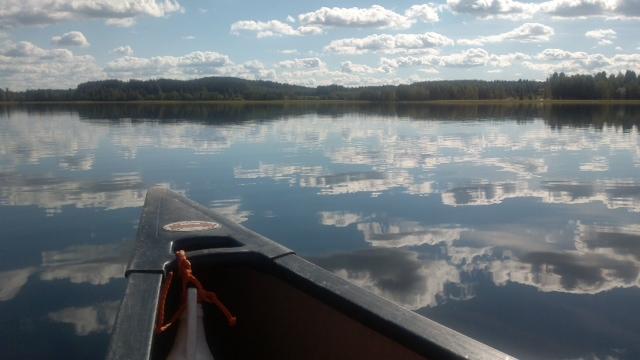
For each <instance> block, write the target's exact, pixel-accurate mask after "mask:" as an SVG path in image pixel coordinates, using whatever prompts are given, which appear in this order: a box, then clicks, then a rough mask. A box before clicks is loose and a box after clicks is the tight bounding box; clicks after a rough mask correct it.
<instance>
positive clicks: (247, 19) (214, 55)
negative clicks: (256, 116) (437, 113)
mask: <svg viewBox="0 0 640 360" xmlns="http://www.w3.org/2000/svg"><path fill="white" fill-rule="evenodd" d="M0 9H1V10H0V86H2V87H9V88H11V89H16V90H21V89H25V88H42V87H47V88H66V87H73V86H75V85H77V84H78V83H79V82H83V81H88V80H98V79H106V78H118V79H124V80H126V79H130V78H136V79H150V78H159V77H165V78H180V79H188V78H197V77H203V76H238V77H243V78H249V79H267V80H275V81H280V82H289V83H296V84H302V85H309V86H316V85H322V84H330V83H337V84H342V85H347V86H357V85H371V84H383V83H385V84H386V83H392V84H397V83H408V82H413V81H423V80H436V79H471V78H474V79H518V78H527V79H544V78H545V77H546V76H547V75H548V74H550V73H552V72H553V71H564V72H567V73H576V72H581V73H592V72H597V71H603V70H604V71H607V72H617V71H624V70H626V69H631V70H635V71H639V70H640V50H639V49H640V39H639V38H638V36H637V35H638V33H640V31H639V30H640V0H549V1H536V2H529V1H517V0H442V1H440V2H431V3H428V2H420V1H386V2H385V1H377V2H365V1H350V2H345V1H342V2H337V1H230V0H224V1H185V0H74V1H63V0H0Z"/></svg>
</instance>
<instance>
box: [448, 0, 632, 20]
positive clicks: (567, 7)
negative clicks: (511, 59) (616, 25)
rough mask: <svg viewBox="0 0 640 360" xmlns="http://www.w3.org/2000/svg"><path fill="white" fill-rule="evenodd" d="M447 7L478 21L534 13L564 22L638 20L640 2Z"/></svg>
mask: <svg viewBox="0 0 640 360" xmlns="http://www.w3.org/2000/svg"><path fill="white" fill-rule="evenodd" d="M447 7H448V8H449V10H451V11H452V12H453V13H455V14H469V15H473V16H476V17H478V18H480V19H494V18H499V19H506V20H521V19H527V18H531V17H532V16H534V15H536V14H548V15H551V16H553V17H554V18H566V19H585V18H589V17H605V18H616V19H634V18H638V17H640V2H638V1H637V0H549V1H545V2H540V3H536V2H520V1H514V0H447Z"/></svg>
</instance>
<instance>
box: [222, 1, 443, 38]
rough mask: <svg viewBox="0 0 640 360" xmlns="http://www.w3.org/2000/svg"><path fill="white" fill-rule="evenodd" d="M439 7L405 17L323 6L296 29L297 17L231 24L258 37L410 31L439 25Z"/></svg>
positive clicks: (414, 9) (415, 9)
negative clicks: (339, 29)
mask: <svg viewBox="0 0 640 360" xmlns="http://www.w3.org/2000/svg"><path fill="white" fill-rule="evenodd" d="M438 11H439V10H438V8H437V7H435V6H434V5H431V4H420V5H413V6H411V7H410V8H408V9H407V10H406V11H405V13H404V14H399V13H397V12H395V11H392V10H389V9H386V8H384V7H383V6H380V5H373V6H371V7H368V8H358V7H352V8H341V7H332V8H329V7H321V8H320V9H317V10H314V11H310V12H307V13H303V14H300V15H298V16H297V21H298V22H299V24H300V26H298V27H295V26H294V25H291V24H295V22H296V18H294V17H293V16H290V15H289V16H287V22H288V23H287V22H283V21H279V20H269V21H256V20H242V21H237V22H235V23H233V24H231V33H232V34H235V35H238V34H240V33H241V32H255V33H256V36H257V37H258V38H263V37H271V36H304V35H316V34H320V33H322V32H324V29H326V28H330V27H351V28H367V27H369V28H378V29H407V28H410V27H411V26H412V25H413V24H415V23H416V22H418V21H421V22H427V23H432V22H437V21H439V20H440V18H439V16H438Z"/></svg>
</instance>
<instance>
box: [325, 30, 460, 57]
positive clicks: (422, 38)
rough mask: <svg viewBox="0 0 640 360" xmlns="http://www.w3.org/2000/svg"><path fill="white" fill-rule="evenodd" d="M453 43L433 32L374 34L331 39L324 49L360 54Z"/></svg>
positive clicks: (428, 47)
mask: <svg viewBox="0 0 640 360" xmlns="http://www.w3.org/2000/svg"><path fill="white" fill-rule="evenodd" d="M453 44H454V42H453V40H451V39H449V38H448V37H446V36H444V35H441V34H438V33H434V32H426V33H423V34H395V35H391V34H374V35H369V36H367V37H364V38H347V39H339V40H333V41H331V42H330V43H329V45H327V46H326V47H325V51H327V52H333V53H339V54H361V53H366V52H369V51H373V52H395V51H405V50H422V49H432V48H436V47H442V46H450V45H453Z"/></svg>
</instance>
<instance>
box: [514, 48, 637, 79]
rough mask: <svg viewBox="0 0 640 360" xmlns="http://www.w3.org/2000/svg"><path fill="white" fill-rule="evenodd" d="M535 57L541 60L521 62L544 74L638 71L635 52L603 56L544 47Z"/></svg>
mask: <svg viewBox="0 0 640 360" xmlns="http://www.w3.org/2000/svg"><path fill="white" fill-rule="evenodd" d="M535 58H536V59H537V60H541V61H536V62H529V61H524V62H523V63H522V64H523V65H524V66H525V67H527V68H528V69H531V70H535V71H539V72H542V73H544V74H551V73H553V72H564V73H567V74H577V73H594V72H599V71H606V72H608V73H616V72H619V71H626V70H634V71H636V72H637V71H640V54H637V53H635V54H616V55H613V56H605V55H603V54H599V53H596V54H588V53H585V52H581V51H578V52H571V51H565V50H561V49H546V50H544V51H542V52H541V53H539V54H538V55H536V56H535ZM542 61H544V62H542Z"/></svg>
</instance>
